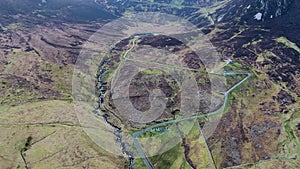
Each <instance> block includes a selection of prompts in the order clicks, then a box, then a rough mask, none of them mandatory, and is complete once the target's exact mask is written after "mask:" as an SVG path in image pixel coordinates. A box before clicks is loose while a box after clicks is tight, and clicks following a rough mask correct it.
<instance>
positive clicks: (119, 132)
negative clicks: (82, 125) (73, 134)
mask: <svg viewBox="0 0 300 169" xmlns="http://www.w3.org/2000/svg"><path fill="white" fill-rule="evenodd" d="M109 61H110V59H106V60H104V61H103V62H102V63H101V64H100V66H99V76H98V83H99V84H100V87H99V89H98V92H99V97H98V98H99V99H98V107H97V109H96V110H95V111H94V114H95V115H96V116H101V115H100V114H99V110H100V108H101V105H102V103H103V97H104V93H105V92H106V84H107V83H106V82H103V81H102V80H101V78H102V76H103V74H104V73H105V70H104V66H105V65H107V63H108V62H109ZM102 117H103V120H104V121H105V123H106V124H108V125H110V126H112V127H113V128H114V135H115V136H116V141H117V142H118V144H119V145H120V147H121V150H122V153H123V154H124V155H126V156H127V157H128V158H129V164H130V165H129V169H133V162H134V157H133V155H131V154H130V153H129V152H128V151H126V143H124V142H123V141H122V129H121V128H120V127H118V126H116V125H115V124H113V123H111V122H110V121H109V120H108V115H107V114H104V115H102Z"/></svg>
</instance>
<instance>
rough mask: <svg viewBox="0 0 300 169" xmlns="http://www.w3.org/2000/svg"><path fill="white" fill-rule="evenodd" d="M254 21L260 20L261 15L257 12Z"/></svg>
mask: <svg viewBox="0 0 300 169" xmlns="http://www.w3.org/2000/svg"><path fill="white" fill-rule="evenodd" d="M254 19H256V20H258V21H260V20H261V19H262V13H260V12H258V13H257V14H256V15H254Z"/></svg>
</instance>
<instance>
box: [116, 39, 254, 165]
mask: <svg viewBox="0 0 300 169" xmlns="http://www.w3.org/2000/svg"><path fill="white" fill-rule="evenodd" d="M139 36H140V35H139ZM139 36H134V39H133V40H132V46H131V47H130V49H128V50H127V51H126V52H125V53H124V55H123V56H122V57H123V58H124V59H129V58H127V56H128V53H129V52H131V51H132V50H133V48H134V47H135V45H136V40H137V39H138V37H139ZM219 75H224V76H234V75H247V76H246V77H245V78H244V79H242V80H241V81H240V82H238V83H237V84H235V85H234V86H232V87H231V88H230V89H229V90H227V91H226V92H224V97H225V99H224V103H223V105H222V106H221V107H220V108H219V109H218V110H216V111H214V112H210V113H207V114H198V115H195V116H191V117H184V118H181V119H176V120H171V121H166V122H162V123H158V124H155V125H152V126H149V127H147V128H145V129H142V130H140V131H137V132H135V133H133V134H132V138H133V142H134V144H135V147H136V148H137V150H138V153H139V154H140V156H141V157H142V158H143V161H144V163H145V165H146V166H147V168H148V169H153V167H152V165H151V163H150V162H149V160H148V159H147V156H146V155H145V153H144V151H143V149H142V147H141V145H140V143H139V141H138V136H140V135H141V134H143V133H145V132H148V131H150V130H152V129H154V128H157V127H161V126H165V125H168V124H175V123H178V122H181V121H186V120H192V119H198V118H202V117H208V116H212V115H215V114H219V113H222V112H224V110H225V107H226V104H227V102H228V99H229V94H230V93H231V92H232V91H233V90H235V89H236V88H237V87H239V86H240V85H241V84H243V83H244V82H245V81H246V80H248V79H249V78H250V77H252V73H249V72H248V73H237V72H224V73H223V74H219Z"/></svg>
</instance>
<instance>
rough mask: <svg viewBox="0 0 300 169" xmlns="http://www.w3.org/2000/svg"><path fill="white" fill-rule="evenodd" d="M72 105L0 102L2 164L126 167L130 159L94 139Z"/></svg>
mask: <svg viewBox="0 0 300 169" xmlns="http://www.w3.org/2000/svg"><path fill="white" fill-rule="evenodd" d="M73 109H74V108H73V105H72V104H71V103H70V102H67V101H43V102H35V103H28V104H25V105H20V106H15V107H9V106H1V107H0V115H1V118H0V129H1V132H0V149H1V152H0V166H1V168H20V169H21V168H26V166H27V167H28V168H32V169H48V168H49V166H51V168H66V169H67V168H69V169H73V168H87V167H90V168H97V167H98V166H102V167H103V168H107V169H108V168H124V165H126V164H128V162H127V159H125V158H121V157H117V156H114V155H112V154H110V153H108V152H106V151H105V150H103V149H102V148H100V147H99V146H98V145H96V144H95V143H94V142H92V140H91V139H90V138H89V137H88V136H87V135H86V133H85V132H84V130H83V129H84V128H83V127H82V126H81V125H80V124H79V123H78V121H77V118H76V114H75V113H74V110H73ZM22 156H23V157H24V159H22ZM25 161H26V164H25ZM116 161H117V162H116Z"/></svg>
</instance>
